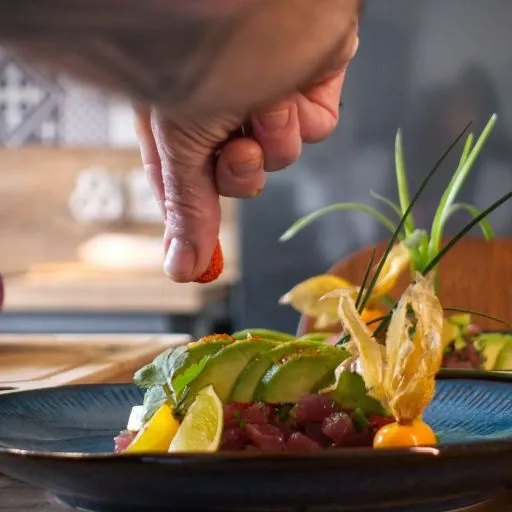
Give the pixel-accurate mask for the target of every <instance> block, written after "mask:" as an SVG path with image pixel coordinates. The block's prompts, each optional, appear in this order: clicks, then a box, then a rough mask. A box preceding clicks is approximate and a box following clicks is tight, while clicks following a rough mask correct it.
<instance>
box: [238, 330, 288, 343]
mask: <svg viewBox="0 0 512 512" xmlns="http://www.w3.org/2000/svg"><path fill="white" fill-rule="evenodd" d="M232 336H233V338H236V339H237V340H247V339H248V338H260V339H265V340H272V341H293V340H295V339H296V337H295V336H293V335H292V334H288V333H287V332H282V331H273V330H271V329H244V330H243V331H237V332H234V333H233V334H232Z"/></svg>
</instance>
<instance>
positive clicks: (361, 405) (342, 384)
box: [327, 370, 389, 416]
mask: <svg viewBox="0 0 512 512" xmlns="http://www.w3.org/2000/svg"><path fill="white" fill-rule="evenodd" d="M327 394H328V395H329V396H330V397H331V398H332V399H333V400H334V401H335V402H336V403H338V404H339V405H340V406H341V407H343V408H344V409H359V410H360V411H362V412H363V413H364V414H366V415H367V416H371V415H372V414H375V415H377V416H388V415H389V413H388V412H387V411H386V410H385V409H384V407H383V406H382V404H381V403H380V402H379V401H378V400H375V399H374V398H372V397H371V396H369V395H368V392H367V391H366V386H365V384H364V380H363V378H362V377H361V376H360V375H359V374H358V373H353V372H351V371H348V370H343V371H342V372H341V373H340V375H339V377H338V382H337V383H336V388H335V389H333V390H330V391H329V392H328V393H327Z"/></svg>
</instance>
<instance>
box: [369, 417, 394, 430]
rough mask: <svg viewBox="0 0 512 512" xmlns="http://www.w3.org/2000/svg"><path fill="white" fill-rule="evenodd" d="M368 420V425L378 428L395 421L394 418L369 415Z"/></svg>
mask: <svg viewBox="0 0 512 512" xmlns="http://www.w3.org/2000/svg"><path fill="white" fill-rule="evenodd" d="M368 421H369V422H370V425H371V426H372V427H373V428H374V429H375V430H379V429H381V428H382V427H385V426H386V425H390V424H391V423H394V422H395V419H394V418H389V417H386V416H370V417H369V418H368Z"/></svg>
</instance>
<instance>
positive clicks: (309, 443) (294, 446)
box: [286, 432, 320, 451]
mask: <svg viewBox="0 0 512 512" xmlns="http://www.w3.org/2000/svg"><path fill="white" fill-rule="evenodd" d="M286 447H287V448H288V450H292V451H299V450H318V449H319V448H320V445H319V444H318V443H316V442H315V441H313V440H312V439H310V438H309V437H307V436H305V435H304V434H301V433H300V432H294V433H293V434H292V435H291V436H290V439H288V441H287V442H286Z"/></svg>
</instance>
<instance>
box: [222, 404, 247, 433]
mask: <svg viewBox="0 0 512 512" xmlns="http://www.w3.org/2000/svg"><path fill="white" fill-rule="evenodd" d="M247 407H248V406H246V405H244V404H226V405H225V406H224V426H225V428H236V427H240V426H241V425H242V423H243V415H244V413H245V409H247Z"/></svg>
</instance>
